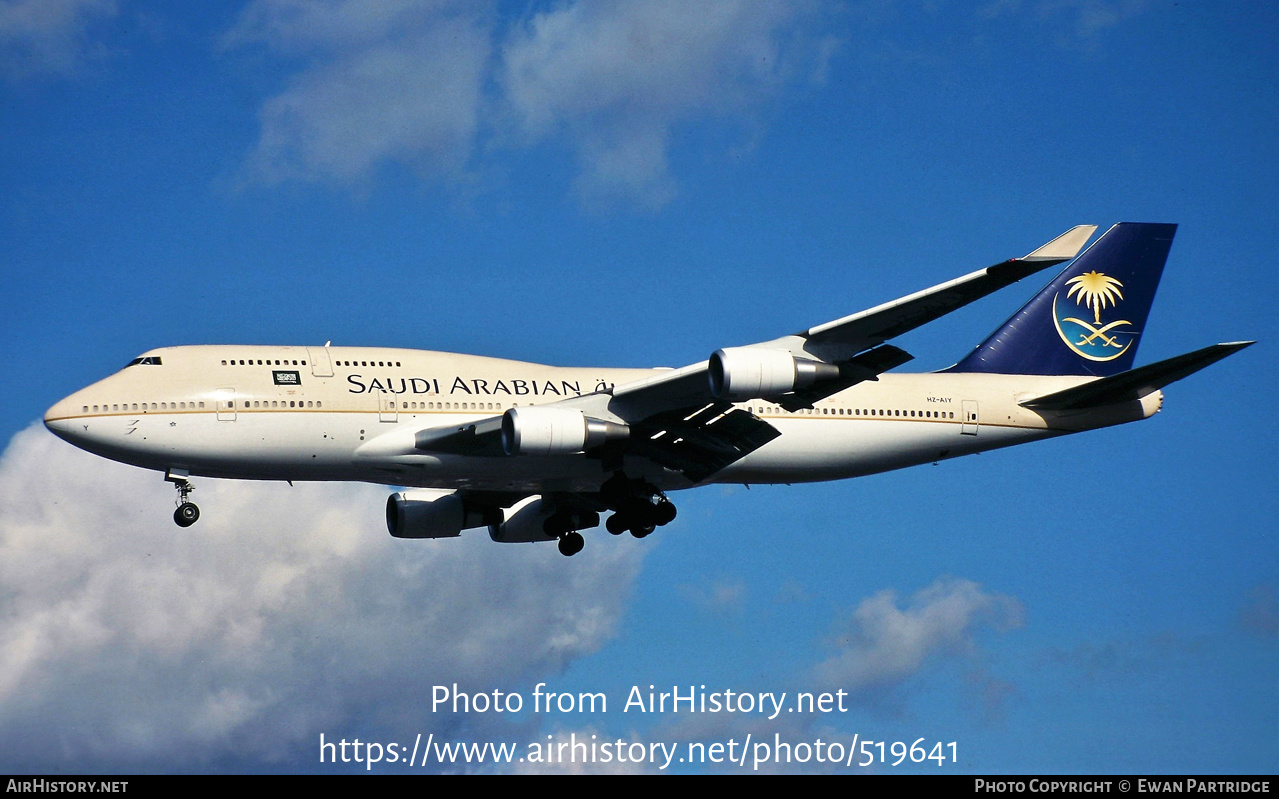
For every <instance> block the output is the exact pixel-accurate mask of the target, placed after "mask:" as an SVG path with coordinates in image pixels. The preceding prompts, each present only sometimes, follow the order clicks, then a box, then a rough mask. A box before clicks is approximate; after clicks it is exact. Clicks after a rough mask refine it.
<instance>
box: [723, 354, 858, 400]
mask: <svg viewBox="0 0 1279 799" xmlns="http://www.w3.org/2000/svg"><path fill="white" fill-rule="evenodd" d="M707 375H708V376H709V378H710V383H711V396H713V397H715V398H716V399H724V400H734V401H736V400H748V399H754V398H756V397H776V396H778V395H781V394H785V393H786V392H788V391H794V390H796V389H800V388H808V387H809V386H811V385H813V384H814V383H816V382H818V381H821V380H832V379H834V378H837V377H839V367H838V366H835V365H834V364H829V363H822V362H821V361H810V360H808V359H807V358H796V357H795V356H794V355H792V354H791V353H789V352H787V351H786V350H769V349H762V348H759V347H725V348H724V349H722V350H716V351H715V354H714V355H712V356H711V359H710V365H709V368H708V369H707Z"/></svg>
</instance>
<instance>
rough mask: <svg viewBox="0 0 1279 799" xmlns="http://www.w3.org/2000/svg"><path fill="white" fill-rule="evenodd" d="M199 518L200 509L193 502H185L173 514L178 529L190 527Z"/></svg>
mask: <svg viewBox="0 0 1279 799" xmlns="http://www.w3.org/2000/svg"><path fill="white" fill-rule="evenodd" d="M199 518H200V509H199V508H197V507H196V506H195V505H194V504H193V503H191V502H183V503H182V504H181V505H179V506H178V509H177V510H175V511H174V512H173V521H175V522H177V525H178V527H190V526H191V525H193V524H195V522H196V520H197V519H199Z"/></svg>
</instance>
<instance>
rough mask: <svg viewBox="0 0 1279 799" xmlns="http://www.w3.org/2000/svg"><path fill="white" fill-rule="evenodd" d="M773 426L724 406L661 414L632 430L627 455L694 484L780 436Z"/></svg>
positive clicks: (715, 404)
mask: <svg viewBox="0 0 1279 799" xmlns="http://www.w3.org/2000/svg"><path fill="white" fill-rule="evenodd" d="M780 435H781V433H780V432H779V431H778V430H777V428H775V427H773V426H772V425H770V424H769V423H768V422H765V421H764V420H763V419H760V418H759V417H757V416H755V415H754V414H752V413H749V412H747V411H744V410H741V409H740V408H732V406H730V405H728V404H727V403H711V404H708V405H706V406H704V407H702V408H700V409H699V410H697V411H695V412H694V413H692V414H690V415H688V416H683V415H682V414H681V413H667V414H661V415H659V416H656V417H653V418H651V419H646V420H644V422H643V423H642V424H641V425H639V426H637V427H636V428H635V429H634V431H633V435H632V437H631V440H630V441H629V442H628V446H627V451H628V452H630V453H631V454H634V455H639V456H642V457H645V458H648V459H649V460H651V461H653V462H654V463H657V464H660V465H662V466H665V467H666V468H668V469H674V470H675V471H678V472H682V473H683V474H684V476H685V477H687V478H688V479H690V480H692V481H693V482H695V483H700V482H701V481H702V480H705V479H706V478H707V477H710V476H711V475H712V474H715V473H716V472H718V471H720V470H721V469H723V468H725V467H726V466H728V465H729V464H731V463H734V462H735V461H738V460H740V459H741V458H744V457H746V456H747V455H749V454H750V453H752V452H754V451H755V450H757V449H759V448H760V447H762V446H764V445H765V444H767V443H768V442H770V441H772V440H773V439H775V438H777V437H778V436H780Z"/></svg>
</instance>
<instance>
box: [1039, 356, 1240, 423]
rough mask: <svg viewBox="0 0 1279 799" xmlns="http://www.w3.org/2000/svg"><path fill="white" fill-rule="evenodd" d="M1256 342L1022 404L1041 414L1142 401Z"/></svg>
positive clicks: (1172, 361) (1156, 365) (1149, 367)
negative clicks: (1043, 412) (1147, 396)
mask: <svg viewBox="0 0 1279 799" xmlns="http://www.w3.org/2000/svg"><path fill="white" fill-rule="evenodd" d="M1255 343H1256V342H1255V341H1232V342H1229V343H1227V344H1214V345H1212V346H1211V347H1204V348H1203V349H1201V350H1195V351H1194V352H1188V353H1186V354H1185V355H1178V356H1177V357H1175V358H1169V359H1167V360H1164V361H1159V362H1158V363H1152V364H1149V365H1147V366H1141V367H1138V368H1136V369H1131V370H1129V371H1127V372H1124V373H1122V374H1117V375H1111V376H1110V377H1103V378H1102V379H1100V380H1093V381H1091V382H1088V383H1084V384H1083V385H1082V386H1075V387H1074V388H1068V389H1066V390H1065V391H1057V392H1054V393H1052V394H1046V395H1044V396H1042V397H1035V398H1034V399H1028V400H1025V401H1023V402H1021V403H1020V404H1021V405H1022V406H1024V407H1027V408H1032V409H1034V410H1040V411H1070V410H1078V409H1081V408H1095V407H1098V406H1101V405H1112V404H1115V403H1119V402H1129V401H1132V400H1139V399H1141V398H1142V397H1144V396H1146V395H1147V394H1153V393H1154V392H1156V391H1158V390H1159V389H1161V388H1163V387H1164V386H1166V385H1168V384H1169V383H1172V382H1175V381H1177V380H1180V379H1181V378H1183V377H1187V376H1189V375H1192V374H1194V373H1195V372H1198V371H1199V370H1200V369H1203V368H1204V367H1206V366H1210V365H1211V364H1214V363H1216V362H1217V361H1219V360H1221V359H1222V358H1225V357H1226V356H1227V355H1233V354H1234V353H1236V352H1238V351H1239V350H1241V349H1243V348H1244V347H1249V346H1252V345H1253V344H1255Z"/></svg>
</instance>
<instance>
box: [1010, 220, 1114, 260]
mask: <svg viewBox="0 0 1279 799" xmlns="http://www.w3.org/2000/svg"><path fill="white" fill-rule="evenodd" d="M1096 232H1097V226H1096V225H1076V226H1075V227H1072V228H1071V229H1070V230H1067V231H1066V232H1065V233H1063V234H1061V235H1060V236H1058V237H1057V238H1055V239H1053V240H1052V241H1050V242H1048V243H1047V244H1045V245H1044V246H1042V247H1040V248H1039V249H1037V250H1035V251H1034V252H1032V253H1031V254H1030V255H1027V256H1026V257H1025V258H1021V259H1019V260H1022V261H1057V262H1058V263H1060V262H1061V261H1069V260H1070V259H1071V258H1074V257H1075V256H1076V255H1078V254H1079V251H1080V250H1082V249H1083V248H1084V245H1085V244H1087V243H1088V239H1090V238H1092V234H1093V233H1096Z"/></svg>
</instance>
